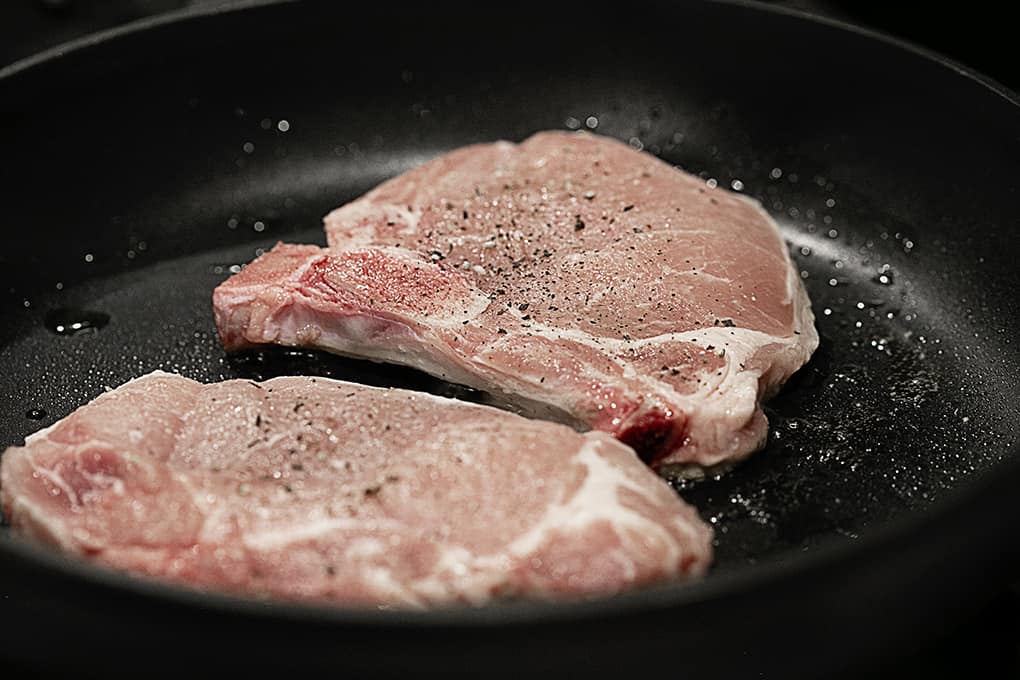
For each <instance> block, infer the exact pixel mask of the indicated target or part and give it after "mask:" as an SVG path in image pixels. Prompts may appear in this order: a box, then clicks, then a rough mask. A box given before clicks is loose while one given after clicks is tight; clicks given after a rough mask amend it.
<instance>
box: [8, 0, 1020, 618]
mask: <svg viewBox="0 0 1020 680" xmlns="http://www.w3.org/2000/svg"><path fill="white" fill-rule="evenodd" d="M297 1H298V0H239V1H236V2H232V3H230V4H228V5H222V6H218V7H191V8H186V9H182V10H178V11H174V12H169V13H165V14H161V15H156V16H153V17H148V18H145V19H140V20H137V21H134V22H130V23H128V24H124V25H122V26H118V27H115V28H112V29H107V30H104V31H100V32H97V33H93V34H90V35H88V36H84V37H82V38H78V39H75V40H72V41H69V42H66V43H63V44H61V45H58V46H55V47H53V48H50V49H47V50H45V51H42V52H40V53H37V54H35V55H32V56H29V57H26V58H24V59H21V60H18V61H16V62H14V63H12V64H9V65H7V66H5V67H3V68H0V84H2V83H3V82H5V81H10V80H12V79H13V78H15V77H21V76H23V75H25V74H28V73H29V72H31V71H32V69H34V68H37V67H40V66H43V65H45V64H48V63H52V62H55V61H57V60H60V59H63V58H65V57H71V56H73V55H75V54H76V53H79V52H82V51H84V50H87V49H89V48H92V47H96V46H99V45H101V44H106V43H109V42H112V41H115V40H117V39H120V38H123V37H126V36H130V35H134V34H138V33H141V32H144V31H147V30H150V29H154V28H158V27H163V26H169V25H171V24H179V23H182V22H185V21H188V20H197V19H202V18H206V17H211V16H216V15H221V14H230V13H233V12H244V11H251V10H257V9H258V8H261V7H269V6H282V5H287V4H292V3H296V2H297ZM702 1H704V2H710V3H712V4H716V5H727V6H731V7H738V8H743V9H747V10H752V11H762V12H770V13H772V14H775V15H781V16H785V17H788V18H791V19H795V20H800V21H808V22H811V23H816V24H822V25H826V26H829V27H832V28H835V29H838V30H844V31H848V32H850V33H853V34H856V35H857V36H859V37H861V38H863V39H866V40H876V41H879V42H882V43H885V44H888V45H890V46H893V47H896V48H898V49H901V50H905V51H907V52H910V53H913V54H914V55H916V56H920V57H922V58H924V59H927V60H929V61H932V62H935V63H937V64H939V65H940V66H944V67H946V68H948V69H950V70H951V71H953V72H954V73H955V74H956V75H958V76H962V77H964V78H966V79H969V80H971V81H973V82H975V83H977V84H979V85H981V86H982V87H983V88H984V89H987V90H988V91H990V93H992V94H993V95H995V96H997V97H1000V98H1002V99H1004V100H1005V101H1006V102H1007V103H1008V104H1011V105H1013V106H1016V107H1020V96H1018V94H1017V93H1015V92H1013V91H1012V90H1011V89H1009V88H1007V87H1005V86H1004V85H1002V84H1001V83H998V82H997V81H996V80H994V79H992V78H989V77H987V76H984V75H983V74H980V73H978V72H976V71H974V70H972V69H970V68H969V67H967V66H965V65H963V64H960V63H959V62H956V61H955V60H952V59H950V58H948V57H945V56H943V55H941V54H939V53H937V52H934V51H932V50H929V49H926V48H923V47H920V46H918V45H915V44H913V43H911V42H909V41H905V40H902V39H899V38H895V37H892V36H889V35H886V34H884V33H882V32H879V31H875V30H873V29H869V28H864V27H860V26H855V25H853V24H849V23H847V22H844V21H841V20H838V19H830V18H826V17H820V16H816V15H812V14H809V13H806V12H803V11H800V10H793V9H787V8H780V7H774V6H771V5H766V4H764V3H761V2H756V1H754V0H702ZM1003 453H1004V458H1003V460H1002V461H1000V462H999V463H997V464H995V465H994V466H992V467H991V468H990V469H989V470H985V471H982V472H980V473H978V474H975V475H973V476H971V477H969V478H968V479H966V480H965V481H964V482H963V483H961V484H960V485H959V486H957V487H955V488H953V489H952V490H951V491H950V492H949V493H947V494H946V495H945V496H943V497H942V498H940V499H939V500H937V501H936V502H934V503H932V504H931V505H930V506H928V507H926V508H924V509H923V510H920V511H916V512H910V513H907V514H904V515H903V516H900V517H898V518H896V519H894V520H892V521H890V522H888V523H885V524H883V525H882V526H880V527H878V528H875V529H873V530H871V531H869V532H868V534H867V535H866V536H863V537H861V538H858V539H855V540H846V541H838V542H834V543H831V544H827V545H821V546H818V547H816V548H814V549H813V550H812V551H810V552H808V553H807V554H799V555H797V556H796V558H795V559H790V558H789V556H788V555H783V556H777V557H775V558H770V559H768V560H763V561H762V562H761V563H759V564H756V565H744V566H740V567H735V568H733V569H732V570H728V571H727V572H725V573H721V574H714V575H711V576H709V577H707V578H705V579H704V580H701V581H696V582H687V583H671V584H664V585H660V586H655V587H651V588H647V589H642V590H637V591H631V592H625V593H621V594H618V595H614V596H611V597H605V598H599V599H594V600H589V601H568V602H528V603H522V604H514V605H496V606H486V607H481V608H468V607H453V608H441V609H433V610H426V611H417V610H406V609H396V610H378V609H347V608H342V607H337V606H335V605H322V604H314V603H291V602H263V601H259V600H255V599H252V598H245V597H241V596H232V595H227V594H222V593H218V592H206V591H200V590H196V589H190V588H186V587H180V586H175V585H172V584H169V583H164V582H160V581H156V580H149V579H144V578H138V577H134V576H131V575H127V574H124V573H122V572H118V571H113V570H109V569H105V568H102V567H98V566H96V565H93V564H91V563H88V562H85V561H82V560H79V559H76V558H73V557H71V556H68V555H65V554H63V553H59V552H56V551H53V550H51V549H47V548H45V547H42V546H37V545H34V544H31V543H29V542H27V541H25V540H23V539H21V538H19V537H16V536H13V535H10V534H9V533H8V532H3V533H2V534H0V557H8V556H14V557H15V558H16V559H21V560H24V561H25V562H27V563H28V564H30V565H32V566H34V567H39V568H45V569H47V570H50V571H53V572H56V573H58V574H59V575H60V576H63V577H65V578H70V579H74V580H76V581H78V582H84V583H88V584H90V585H92V586H98V587H100V588H106V589H114V590H117V591H120V592H122V593H127V594H131V595H139V596H144V597H155V598H159V599H162V600H164V601H167V602H169V603H173V604H177V605H182V606H185V607H188V608H194V609H206V610H213V611H216V612H218V613H234V614H238V613H240V614H244V615H247V616H254V617H263V618H265V619H271V620H276V621H281V620H288V621H293V622H301V623H327V624H338V625H356V626H384V627H387V628H392V627H393V626H401V627H404V626H406V627H409V628H415V627H424V626H429V627H432V626H440V627H443V626H450V627H457V626H463V627H469V626H470V627H478V626H484V627H498V626H506V625H519V624H524V623H527V624H535V623H553V622H563V621H580V620H592V619H595V618H602V619H605V618H608V617H614V616H626V615H629V614H634V613H638V612H648V611H650V610H659V609H679V608H684V607H689V606H693V605H695V604H698V603H703V602H708V601H713V600H717V599H720V598H721V597H731V598H734V597H743V596H746V595H748V594H749V593H751V592H753V591H757V590H759V589H761V588H768V587H775V586H776V585H777V584H780V583H784V582H790V581H792V580H793V579H798V578H806V575H807V574H811V573H817V572H819V571H820V570H823V569H826V568H827V567H829V566H830V565H833V564H844V565H845V564H847V563H848V562H851V561H855V560H856V561H866V560H868V559H869V558H870V556H873V555H874V554H876V553H882V552H886V553H888V552H889V551H890V550H889V548H890V546H895V547H896V548H898V549H906V548H909V547H910V546H914V545H917V544H919V542H921V541H922V540H923V539H924V537H925V536H926V534H924V533H923V532H921V531H919V530H920V529H922V528H923V527H930V526H932V525H938V524H940V523H942V522H944V521H945V519H946V518H947V517H948V516H951V515H952V514H954V513H956V512H959V511H960V510H961V509H962V508H963V507H965V506H966V505H967V504H968V503H973V502H975V500H976V499H979V498H980V497H981V496H982V495H983V494H982V492H983V491H984V490H985V489H987V488H989V487H990V486H992V485H993V484H995V483H996V478H1000V479H1001V478H1010V479H1020V445H1018V443H1017V442H1012V443H1007V444H1005V445H1004V447H1003Z"/></svg>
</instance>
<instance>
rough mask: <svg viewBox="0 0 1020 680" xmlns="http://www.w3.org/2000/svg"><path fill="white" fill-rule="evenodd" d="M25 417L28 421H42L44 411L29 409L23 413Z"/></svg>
mask: <svg viewBox="0 0 1020 680" xmlns="http://www.w3.org/2000/svg"><path fill="white" fill-rule="evenodd" d="M25 417H26V418H28V419H29V420H42V419H43V418H45V417H46V411H45V410H43V409H41V408H30V409H28V410H27V411H25Z"/></svg>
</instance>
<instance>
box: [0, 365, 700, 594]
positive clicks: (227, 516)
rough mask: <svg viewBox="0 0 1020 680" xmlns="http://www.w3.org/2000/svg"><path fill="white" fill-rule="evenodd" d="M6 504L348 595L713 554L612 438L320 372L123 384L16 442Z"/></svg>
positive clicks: (263, 582)
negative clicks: (255, 378)
mask: <svg viewBox="0 0 1020 680" xmlns="http://www.w3.org/2000/svg"><path fill="white" fill-rule="evenodd" d="M0 502H2V507H3V510H4V513H5V514H6V516H7V518H8V519H9V521H10V522H11V525H12V527H13V528H14V529H15V530H17V531H20V532H22V533H24V534H26V535H29V536H32V537H34V538H37V539H41V540H43V541H45V542H49V543H52V544H56V545H58V546H60V547H62V548H64V549H66V550H68V551H70V552H72V553H76V554H79V555H83V556H88V557H90V558H92V559H94V560H96V561H98V562H100V563H103V564H106V565H109V566H113V567H116V568H122V569H126V570H130V571H132V572H136V573H141V574H148V575H152V576H157V577H162V578H165V579H170V580H172V581H175V582H180V583H186V584H190V585H193V586H199V587H205V588H215V589H223V590H227V591H230V592H235V593H244V594H266V595H271V596H276V597H283V598H295V599H314V600H325V601H332V602H336V603H342V604H347V605H384V606H385V605H396V606H431V605H438V604H447V603H454V602H469V603H474V604H481V603H484V602H486V601H488V600H490V599H491V598H495V597H506V596H517V595H522V594H526V595H541V596H549V597H560V596H586V595H595V594H607V593H612V592H614V591H617V590H620V589H623V588H629V587H633V586H639V585H642V584H649V583H652V582H656V581H661V580H665V579H670V578H675V577H684V576H690V575H697V574H700V573H702V572H703V571H704V570H705V568H706V566H707V565H708V563H709V561H710V559H711V531H710V530H709V528H708V527H707V526H706V525H705V524H703V523H702V522H701V520H700V519H699V518H698V516H697V514H696V513H695V512H694V511H693V510H692V509H691V508H690V507H689V506H687V505H685V504H684V502H683V501H681V500H680V499H679V498H678V497H677V496H676V494H675V493H674V492H673V491H672V489H671V488H670V487H669V485H667V484H666V483H665V482H663V481H662V480H661V479H659V478H658V477H657V476H656V475H655V474H654V473H653V472H651V471H650V470H648V468H647V467H645V466H644V465H643V464H642V463H641V462H640V461H639V460H638V458H637V457H636V456H635V455H634V452H633V451H632V450H630V449H629V448H627V447H625V446H623V445H621V444H620V443H619V442H617V441H615V440H613V439H612V438H611V437H609V436H607V435H605V434H602V433H589V434H584V435H582V434H578V433H577V432H575V431H574V430H572V429H570V428H568V427H565V426H563V425H557V424H554V423H549V422H543V421H534V420H528V419H525V418H522V417H520V416H517V415H514V414H512V413H507V412H505V411H500V410H496V409H492V408H490V407H486V406H479V405H473V404H468V403H465V402H460V401H453V400H449V399H444V398H441V397H436V396H432V395H427V394H421V393H416V392H409V391H403V390H395V389H394V390H385V389H380V388H373V387H364V386H361V385H355V384H351V383H346V382H340V381H334V380H329V379H323V378H318V379H316V378H299V377H286V378H275V379H273V380H269V381H266V382H263V383H255V382H249V381H242V380H233V381H227V382H223V383H217V384H210V385H203V384H200V383H197V382H194V381H192V380H188V379H186V378H182V377H180V376H175V375H170V374H166V373H160V372H156V373H152V374H149V375H147V376H144V377H141V378H138V379H135V380H133V381H131V382H129V383H127V384H125V385H122V386H121V387H120V388H118V389H116V390H113V391H111V392H107V393H105V394H103V395H101V396H99V397H98V398H97V399H95V400H94V401H93V402H92V403H90V404H87V405H85V406H83V407H82V408H80V409H78V410H77V411H75V412H74V413H73V414H71V415H70V416H68V417H66V418H65V419H63V420H61V421H60V422H58V423H57V424H55V425H53V426H52V427H50V428H47V429H45V430H43V431H40V432H38V433H36V434H34V435H32V436H30V437H29V438H28V439H27V441H26V444H25V446H24V447H12V448H10V449H8V450H7V451H6V452H5V453H4V455H3V458H2V465H0Z"/></svg>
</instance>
